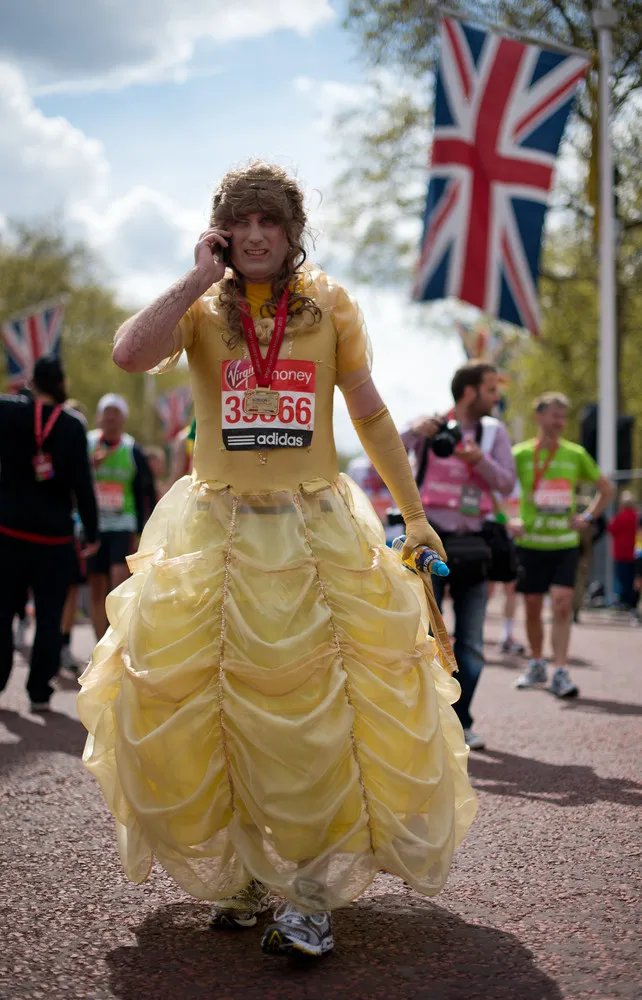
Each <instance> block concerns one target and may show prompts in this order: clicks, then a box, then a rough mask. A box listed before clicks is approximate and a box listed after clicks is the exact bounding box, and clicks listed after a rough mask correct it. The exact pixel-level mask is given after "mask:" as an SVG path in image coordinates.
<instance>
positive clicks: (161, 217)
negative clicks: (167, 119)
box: [69, 186, 203, 308]
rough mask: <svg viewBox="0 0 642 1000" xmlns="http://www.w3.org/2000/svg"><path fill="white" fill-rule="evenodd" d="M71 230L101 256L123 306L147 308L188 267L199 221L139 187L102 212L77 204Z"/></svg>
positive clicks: (195, 215) (161, 196)
mask: <svg viewBox="0 0 642 1000" xmlns="http://www.w3.org/2000/svg"><path fill="white" fill-rule="evenodd" d="M69 219H70V223H71V225H72V226H73V227H74V229H75V231H77V232H78V233H79V234H80V235H81V236H82V237H83V238H84V239H85V240H86V241H87V242H88V243H89V244H90V245H91V246H92V247H93V248H94V249H95V250H97V251H98V253H99V254H100V258H101V260H103V261H104V262H105V264H106V265H107V267H108V269H109V271H110V272H111V275H112V277H113V283H114V285H115V287H116V289H117V291H118V292H119V296H120V298H121V300H122V301H123V302H124V303H125V304H127V305H130V306H132V307H134V308H139V307H140V306H142V305H145V304H146V303H147V302H149V301H150V299H152V298H154V297H155V296H156V295H158V294H159V293H160V292H161V291H163V289H164V288H167V287H168V286H169V285H171V284H172V283H173V282H174V281H176V278H177V277H178V275H180V274H181V273H182V272H184V271H186V270H187V269H188V267H189V266H190V264H191V262H192V250H193V245H194V243H195V240H196V236H197V235H198V233H199V231H200V229H201V228H202V227H203V217H202V216H201V214H200V213H196V212H188V211H185V210H183V209H181V208H180V207H179V206H177V205H176V204H174V202H173V201H172V200H171V199H170V198H168V197H166V196H165V195H164V194H161V193H160V192H159V191H155V190H154V189H153V188H149V187H143V186H138V187H135V188H132V190H130V191H129V192H128V193H127V194H126V195H124V196H123V197H121V198H116V199H114V200H112V201H110V202H108V203H106V204H105V205H103V206H102V207H100V206H96V205H95V204H92V203H91V202H87V201H85V202H78V203H76V204H74V205H72V206H71V207H70V210H69Z"/></svg>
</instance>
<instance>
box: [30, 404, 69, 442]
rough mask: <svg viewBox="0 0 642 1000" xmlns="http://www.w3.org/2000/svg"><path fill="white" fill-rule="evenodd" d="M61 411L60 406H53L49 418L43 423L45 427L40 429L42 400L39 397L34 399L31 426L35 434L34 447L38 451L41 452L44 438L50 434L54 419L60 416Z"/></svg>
mask: <svg viewBox="0 0 642 1000" xmlns="http://www.w3.org/2000/svg"><path fill="white" fill-rule="evenodd" d="M61 412H62V406H56V407H54V409H53V410H52V412H51V414H50V416H49V420H48V421H47V423H46V424H45V429H44V431H43V429H42V400H41V399H37V400H36V405H35V409H34V426H33V431H34V434H35V436H36V447H37V449H38V452H42V446H43V444H44V443H45V441H46V439H47V438H48V437H49V435H50V434H51V431H52V428H53V425H54V424H55V422H56V420H57V419H58V417H59V416H60V414H61Z"/></svg>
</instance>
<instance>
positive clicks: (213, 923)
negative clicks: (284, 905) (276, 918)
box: [209, 879, 270, 930]
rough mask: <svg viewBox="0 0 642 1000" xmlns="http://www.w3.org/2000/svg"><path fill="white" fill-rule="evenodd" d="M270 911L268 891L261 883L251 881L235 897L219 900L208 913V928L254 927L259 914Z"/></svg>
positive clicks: (254, 880)
mask: <svg viewBox="0 0 642 1000" xmlns="http://www.w3.org/2000/svg"><path fill="white" fill-rule="evenodd" d="M269 909H270V890H269V889H267V888H266V887H265V886H264V885H263V883H262V882H259V881H258V880H257V879H252V881H251V882H250V884H249V885H247V886H246V887H245V889H241V891H240V892H237V894H236V896H229V897H228V898H227V899H219V900H218V901H217V902H216V903H214V905H213V906H212V909H211V911H210V920H209V924H210V927H224V928H226V929H231V930H236V929H238V928H245V927H255V926H256V918H257V917H258V915H259V914H260V913H265V912H266V911H267V910H269Z"/></svg>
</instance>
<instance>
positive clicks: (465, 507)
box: [459, 486, 481, 517]
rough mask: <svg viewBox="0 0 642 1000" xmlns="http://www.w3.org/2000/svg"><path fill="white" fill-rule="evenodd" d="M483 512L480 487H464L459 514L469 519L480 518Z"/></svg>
mask: <svg viewBox="0 0 642 1000" xmlns="http://www.w3.org/2000/svg"><path fill="white" fill-rule="evenodd" d="M480 510H481V490H480V489H479V487H478V486H462V488H461V499H460V501H459V513H460V514H466V515H467V516H468V517H479V512H480Z"/></svg>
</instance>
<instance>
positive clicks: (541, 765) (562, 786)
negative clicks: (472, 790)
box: [468, 699, 642, 806]
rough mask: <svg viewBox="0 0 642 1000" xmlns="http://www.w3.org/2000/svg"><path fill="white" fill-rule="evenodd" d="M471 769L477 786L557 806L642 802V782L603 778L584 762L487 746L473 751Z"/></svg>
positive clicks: (634, 804)
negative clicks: (538, 757)
mask: <svg viewBox="0 0 642 1000" xmlns="http://www.w3.org/2000/svg"><path fill="white" fill-rule="evenodd" d="M587 700H588V699H587ZM578 707H579V706H578ZM468 769H469V771H470V774H471V775H472V777H473V778H474V779H475V787H476V788H478V789H479V790H481V791H484V792H489V793H490V794H491V795H510V796H514V797H515V798H521V799H541V800H543V801H546V802H550V803H552V804H553V805H558V806H584V805H590V804H591V803H593V802H616V803H617V804H618V805H625V806H640V805H642V785H640V784H637V782H635V781H629V780H628V779H626V778H600V777H599V775H597V774H596V773H595V771H594V770H593V769H592V768H590V767H585V766H583V765H575V764H547V763H545V762H544V761H541V760H533V759H532V758H531V757H519V756H518V755H517V754H512V753H503V752H502V751H499V750H486V751H484V752H483V754H478V753H476V754H474V755H473V754H471V756H470V757H469V762H468Z"/></svg>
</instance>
